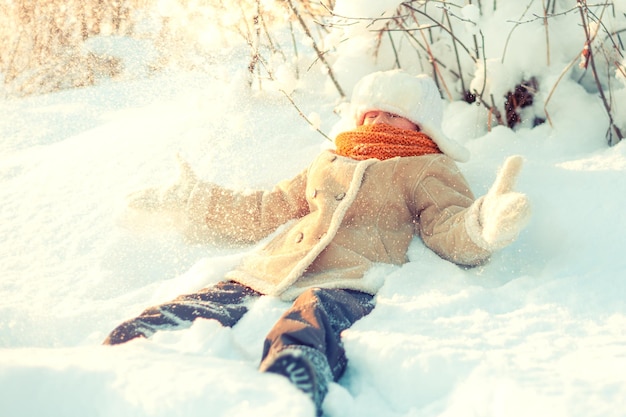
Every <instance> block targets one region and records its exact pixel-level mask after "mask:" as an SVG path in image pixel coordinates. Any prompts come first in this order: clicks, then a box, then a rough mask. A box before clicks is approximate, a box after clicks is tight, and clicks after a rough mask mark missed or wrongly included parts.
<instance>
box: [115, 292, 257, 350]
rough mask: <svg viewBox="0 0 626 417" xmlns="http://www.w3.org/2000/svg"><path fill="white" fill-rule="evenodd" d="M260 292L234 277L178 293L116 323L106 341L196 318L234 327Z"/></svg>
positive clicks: (175, 326) (147, 333)
mask: <svg viewBox="0 0 626 417" xmlns="http://www.w3.org/2000/svg"><path fill="white" fill-rule="evenodd" d="M258 296H260V294H259V293H258V292H256V291H254V290H253V289H251V288H248V287H246V286H244V285H242V284H239V283H236V282H233V281H224V282H220V283H218V284H216V285H214V286H212V287H207V288H203V289H202V290H200V291H198V292H196V293H193V294H186V295H181V296H180V297H177V298H176V299H174V300H173V301H171V302H168V303H165V304H161V305H158V306H155V307H150V308H148V309H146V310H145V311H143V312H142V313H141V314H140V315H139V316H137V317H136V318H134V319H131V320H128V321H125V322H124V323H122V324H120V325H119V326H118V327H116V328H115V329H114V330H113V331H112V332H111V334H109V336H108V337H107V338H106V340H105V341H104V344H107V345H116V344H120V343H125V342H128V341H129V340H132V339H135V338H137V337H150V336H151V335H152V334H154V333H155V332H156V331H158V330H173V329H180V328H185V327H189V326H190V325H191V323H192V322H193V321H194V320H195V319H197V318H204V319H213V320H217V321H218V322H219V323H221V324H222V325H223V326H226V327H232V326H234V325H235V324H236V323H237V322H238V321H239V319H241V317H242V316H243V315H244V314H245V313H246V312H247V311H248V308H247V306H246V304H247V301H249V300H250V299H251V298H256V297H258Z"/></svg>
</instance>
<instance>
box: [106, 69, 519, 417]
mask: <svg viewBox="0 0 626 417" xmlns="http://www.w3.org/2000/svg"><path fill="white" fill-rule="evenodd" d="M351 106H352V111H353V113H352V114H353V117H354V124H355V128H354V129H353V130H349V131H346V132H343V133H340V134H339V135H337V137H336V139H335V144H336V149H335V150H334V151H324V152H322V153H321V155H319V156H318V157H317V158H316V159H315V160H314V161H313V163H312V164H311V165H310V166H309V167H308V169H306V170H305V171H303V172H302V173H301V174H299V175H297V176H296V177H295V178H293V179H291V180H288V181H284V182H281V183H279V184H278V185H277V186H276V187H275V188H274V189H273V190H271V191H257V192H254V193H245V194H244V193H238V192H236V191H233V190H228V189H224V188H222V187H219V186H217V185H215V184H210V183H204V182H201V181H199V180H198V178H197V177H196V175H195V174H194V172H193V171H192V169H191V168H190V166H189V165H188V164H187V163H186V162H184V161H180V162H181V176H180V178H179V180H178V182H177V183H176V184H175V185H173V186H169V187H163V188H156V189H148V190H144V191H141V192H139V193H136V194H134V195H131V198H130V205H131V207H134V208H136V209H143V210H148V211H168V212H171V213H177V214H180V213H183V214H185V216H186V218H187V220H188V221H187V226H186V230H185V233H186V234H187V235H188V236H190V237H192V238H194V239H203V238H211V237H213V238H215V237H219V238H226V239H230V240H233V241H238V242H256V241H259V240H260V239H262V238H264V237H266V236H268V235H269V234H271V233H272V232H274V231H275V230H276V229H277V228H278V227H279V226H281V225H283V224H285V223H287V222H288V221H290V220H293V219H296V220H295V221H293V222H291V223H290V224H289V225H287V226H286V227H285V228H284V230H282V231H281V232H279V233H277V234H276V236H275V237H274V238H273V239H271V241H270V242H269V243H267V244H266V245H264V246H262V247H260V248H259V249H258V250H256V251H255V253H254V254H253V255H251V256H249V257H247V258H246V259H245V260H244V261H243V262H242V263H241V264H240V265H239V266H238V267H237V268H236V269H235V270H233V271H231V272H229V273H228V274H227V275H226V277H225V280H224V281H222V282H220V283H218V284H216V285H214V286H211V287H208V288H204V289H202V290H200V291H198V292H197V293H194V294H188V295H182V296H180V297H178V298H176V299H175V300H173V301H172V302H169V303H166V304H162V305H159V306H156V307H152V308H149V309H147V310H145V311H144V312H143V313H141V314H140V315H139V316H138V317H136V318H134V319H131V320H128V321H126V322H124V323H122V324H121V325H120V326H118V327H117V328H116V329H114V330H113V331H112V332H111V334H110V335H109V336H108V338H107V339H106V340H105V342H104V343H105V344H119V343H124V342H127V341H129V340H131V339H134V338H137V337H149V336H150V335H152V334H153V333H154V332H156V331H157V330H161V329H170V328H174V327H181V326H182V325H183V324H185V323H187V324H188V323H189V322H191V321H193V320H195V319H196V318H198V317H201V318H205V319H214V320H217V321H218V322H220V323H221V324H222V325H224V326H234V325H235V324H236V323H237V322H238V321H239V319H241V317H242V316H243V315H244V314H245V313H246V311H247V305H248V302H249V301H250V299H254V298H257V297H259V296H261V295H273V296H278V297H281V298H282V299H284V300H289V301H293V305H292V306H291V308H289V309H288V311H286V312H285V314H284V315H283V316H282V317H281V318H280V319H279V320H278V321H277V322H276V324H275V326H274V327H273V329H272V330H271V331H270V333H269V334H268V335H267V338H266V340H265V344H264V349H263V355H262V360H261V364H260V370H261V371H264V372H272V373H277V374H281V375H284V376H286V377H288V378H289V379H290V380H291V381H292V382H293V383H294V384H295V385H296V386H297V387H298V388H299V389H300V390H302V391H303V392H304V393H306V394H307V395H308V396H309V397H310V398H311V399H312V401H313V403H314V404H315V407H316V410H317V413H318V414H321V404H322V401H323V399H324V396H325V394H326V392H327V385H328V383H329V382H330V381H333V380H335V381H336V380H338V379H339V378H340V377H341V375H342V373H343V372H344V370H345V368H346V364H347V358H346V356H345V351H344V349H343V347H342V342H341V338H340V334H341V332H342V331H343V330H345V329H347V328H349V327H350V326H351V325H352V324H353V323H354V322H355V321H357V320H359V319H360V318H362V317H364V316H366V315H367V314H368V313H370V312H371V311H372V309H373V308H374V295H375V294H376V292H377V291H378V289H379V287H380V285H381V284H380V283H379V282H378V281H377V280H373V279H369V278H368V275H367V274H366V272H367V271H368V269H369V268H370V267H371V266H372V265H373V264H375V263H390V264H402V263H405V262H406V260H407V259H406V252H407V249H408V246H409V243H410V241H411V239H412V238H413V236H414V235H415V234H418V235H419V236H420V237H421V238H422V239H423V241H424V243H425V244H426V245H427V246H428V247H429V248H430V249H432V250H433V251H434V252H436V253H437V254H438V255H439V256H441V257H442V258H444V259H446V260H449V261H452V262H454V263H456V264H459V265H469V266H471V265H477V264H480V263H482V262H484V261H485V260H487V259H488V257H489V256H490V254H491V253H492V252H493V251H495V250H497V249H500V248H503V247H504V246H506V245H507V244H509V243H511V242H512V241H513V240H514V239H515V238H516V237H517V235H518V233H519V232H520V230H521V229H522V228H523V227H524V226H525V224H526V223H527V220H528V218H529V215H530V210H529V204H528V201H527V198H526V196H524V195H523V194H519V193H516V192H513V191H512V188H513V185H514V182H515V179H516V177H517V175H518V172H519V170H520V168H521V163H522V162H521V158H520V157H511V158H509V159H508V160H507V161H506V162H505V164H504V166H503V168H502V169H501V171H500V173H499V174H498V177H497V179H496V182H495V184H494V185H493V187H492V188H491V190H490V191H489V192H488V193H487V194H486V195H485V196H483V197H481V198H479V199H477V200H475V199H474V196H473V195H472V192H471V191H470V189H469V186H468V184H467V182H466V180H465V179H464V178H463V176H462V174H461V173H460V172H459V170H458V168H457V166H456V164H455V162H454V161H453V160H458V161H465V160H467V159H468V156H469V155H468V152H467V150H466V149H465V148H463V147H462V146H460V145H459V144H457V143H456V142H454V141H452V140H451V139H449V138H447V137H446V136H445V135H444V134H443V132H442V131H441V120H442V102H441V97H440V95H439V91H438V90H437V88H436V86H435V83H434V82H433V80H432V79H430V78H428V77H426V76H423V75H420V76H412V75H409V74H407V73H405V72H402V71H386V72H377V73H373V74H370V75H368V76H366V77H364V78H363V79H362V80H360V81H359V82H358V84H357V85H356V86H355V88H354V92H353V96H352V101H351Z"/></svg>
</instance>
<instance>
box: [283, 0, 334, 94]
mask: <svg viewBox="0 0 626 417" xmlns="http://www.w3.org/2000/svg"><path fill="white" fill-rule="evenodd" d="M287 3H288V4H289V8H290V9H291V11H292V12H293V14H294V15H295V16H296V18H297V19H298V22H299V23H300V26H302V30H304V33H305V34H306V36H307V37H308V38H309V39H310V40H311V44H312V46H313V49H314V50H315V53H316V54H317V57H318V58H319V60H320V61H322V63H323V64H324V65H325V66H326V69H327V70H328V76H329V77H330V79H331V81H332V82H333V84H334V85H335V88H336V89H337V92H338V93H339V96H341V98H344V97H345V96H346V94H345V93H344V92H343V89H342V88H341V85H339V82H338V81H337V79H336V78H335V75H334V73H333V69H332V67H331V66H330V64H329V63H328V61H327V60H326V58H325V57H324V54H323V53H322V51H321V50H320V48H319V47H318V46H317V42H316V41H315V38H313V36H312V35H311V31H310V30H309V27H308V26H307V24H306V22H305V21H304V19H303V18H302V15H300V13H299V12H298V9H297V8H296V7H295V6H294V4H293V1H292V0H287Z"/></svg>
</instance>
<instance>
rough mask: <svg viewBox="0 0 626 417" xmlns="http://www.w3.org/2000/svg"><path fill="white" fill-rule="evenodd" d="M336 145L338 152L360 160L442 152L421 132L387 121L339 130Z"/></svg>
mask: <svg viewBox="0 0 626 417" xmlns="http://www.w3.org/2000/svg"><path fill="white" fill-rule="evenodd" d="M335 145H336V147H337V149H336V151H335V152H336V153H337V154H338V155H341V156H347V157H349V158H352V159H357V160H359V161H361V160H364V159H370V158H376V159H380V160H384V159H389V158H394V157H396V156H419V155H426V154H433V153H442V152H441V151H440V150H439V148H438V147H437V145H436V144H435V142H433V141H432V139H430V138H429V137H428V136H427V135H425V134H424V133H422V132H416V131H413V130H406V129H399V128H397V127H393V126H389V125H386V124H374V125H367V126H359V127H357V128H356V129H355V130H350V131H348V132H343V133H340V134H339V135H337V137H336V138H335Z"/></svg>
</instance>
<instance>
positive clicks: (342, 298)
mask: <svg viewBox="0 0 626 417" xmlns="http://www.w3.org/2000/svg"><path fill="white" fill-rule="evenodd" d="M373 308H374V302H373V296H372V295H369V294H366V293H363V292H360V291H352V290H342V289H320V288H315V289H310V290H307V291H306V292H304V293H303V294H302V295H300V296H299V297H298V298H297V299H296V300H295V301H294V303H293V306H292V307H291V308H290V309H289V310H287V311H286V312H285V314H283V316H282V317H281V318H280V319H279V320H278V321H277V322H276V324H275V325H274V327H273V328H272V330H271V331H270V333H269V334H268V335H267V338H266V339H265V344H264V349H263V357H262V361H261V363H262V364H261V368H264V365H263V362H264V361H266V360H267V361H271V360H272V358H273V357H274V356H275V355H276V354H278V352H280V351H281V350H283V349H285V348H287V347H291V348H294V347H295V348H298V347H304V350H308V351H311V350H314V351H317V352H319V353H321V355H320V356H321V357H325V358H326V360H327V361H328V366H329V367H330V371H331V372H332V376H333V379H334V380H338V379H339V378H340V377H341V375H342V374H343V372H344V371H345V368H346V365H347V363H348V361H347V359H346V354H345V350H344V348H343V343H342V342H341V332H342V331H344V330H346V329H347V328H349V327H350V326H352V325H353V324H354V323H355V322H356V321H357V320H359V319H361V318H362V317H364V316H366V315H367V314H369V313H370V312H371V311H372V309H373ZM315 356H317V355H315Z"/></svg>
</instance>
